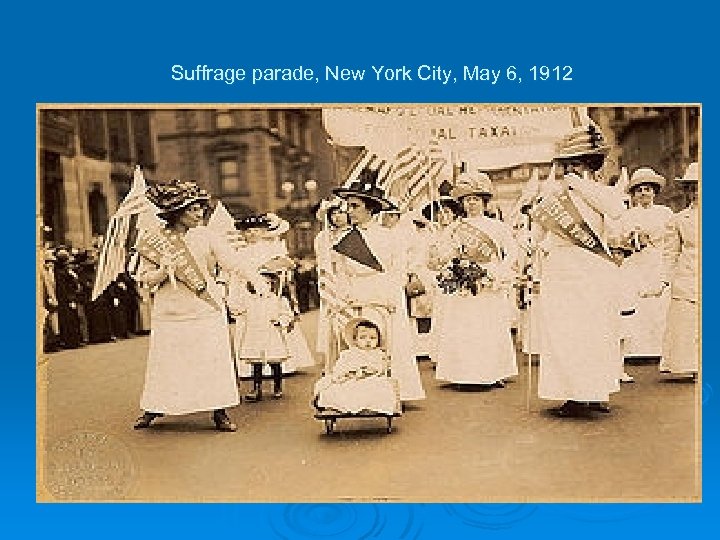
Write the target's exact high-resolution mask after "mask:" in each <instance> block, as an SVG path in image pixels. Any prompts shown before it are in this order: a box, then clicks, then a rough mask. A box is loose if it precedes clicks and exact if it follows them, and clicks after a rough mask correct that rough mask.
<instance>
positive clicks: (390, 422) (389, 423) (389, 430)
mask: <svg viewBox="0 0 720 540" xmlns="http://www.w3.org/2000/svg"><path fill="white" fill-rule="evenodd" d="M392 430H393V428H392V416H388V417H387V432H388V433H392Z"/></svg>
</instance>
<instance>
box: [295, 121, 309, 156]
mask: <svg viewBox="0 0 720 540" xmlns="http://www.w3.org/2000/svg"><path fill="white" fill-rule="evenodd" d="M297 130H298V137H297V139H298V146H299V147H300V148H301V149H303V150H304V149H306V148H307V146H308V145H307V139H308V138H309V137H308V135H309V133H307V118H305V117H304V116H300V117H299V118H298V121H297Z"/></svg>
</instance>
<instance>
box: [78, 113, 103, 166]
mask: <svg viewBox="0 0 720 540" xmlns="http://www.w3.org/2000/svg"><path fill="white" fill-rule="evenodd" d="M78 127H79V132H80V148H81V149H82V153H83V155H85V156H87V157H93V158H98V159H105V157H107V147H106V144H105V111H100V110H85V111H79V112H78Z"/></svg>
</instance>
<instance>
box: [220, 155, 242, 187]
mask: <svg viewBox="0 0 720 540" xmlns="http://www.w3.org/2000/svg"><path fill="white" fill-rule="evenodd" d="M218 165H219V170H220V192H221V193H223V194H240V193H242V192H243V185H242V178H241V174H240V163H239V161H238V160H237V159H236V158H229V159H221V160H220V161H219V162H218Z"/></svg>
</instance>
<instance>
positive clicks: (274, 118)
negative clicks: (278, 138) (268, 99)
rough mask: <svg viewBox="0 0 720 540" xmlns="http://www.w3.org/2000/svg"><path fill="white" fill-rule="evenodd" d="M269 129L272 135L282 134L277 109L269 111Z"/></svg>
mask: <svg viewBox="0 0 720 540" xmlns="http://www.w3.org/2000/svg"><path fill="white" fill-rule="evenodd" d="M268 128H269V129H270V133H275V134H278V133H280V114H279V111H278V110H277V109H269V110H268Z"/></svg>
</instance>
